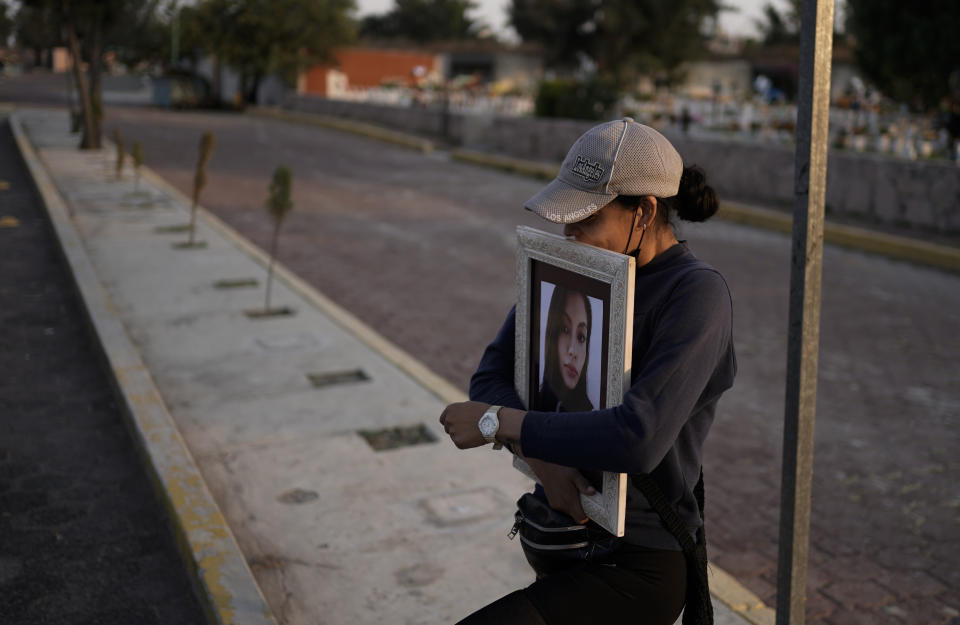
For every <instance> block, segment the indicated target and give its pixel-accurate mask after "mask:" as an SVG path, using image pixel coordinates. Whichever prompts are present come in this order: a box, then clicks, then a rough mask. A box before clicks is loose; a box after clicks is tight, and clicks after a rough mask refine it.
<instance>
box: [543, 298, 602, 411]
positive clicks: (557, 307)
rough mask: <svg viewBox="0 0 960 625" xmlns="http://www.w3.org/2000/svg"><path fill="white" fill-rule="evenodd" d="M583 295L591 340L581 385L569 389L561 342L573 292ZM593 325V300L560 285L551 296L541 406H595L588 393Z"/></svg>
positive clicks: (567, 408) (568, 408)
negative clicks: (588, 369) (591, 306)
mask: <svg viewBox="0 0 960 625" xmlns="http://www.w3.org/2000/svg"><path fill="white" fill-rule="evenodd" d="M571 295H572V296H574V297H582V298H583V306H584V308H585V309H586V311H587V341H586V350H585V355H584V358H583V367H582V368H581V369H580V380H578V381H577V385H576V386H575V387H574V388H572V389H568V388H567V386H566V385H565V384H564V383H563V374H562V373H561V372H560V353H559V350H558V348H557V343H558V342H559V339H560V332H561V331H562V329H563V315H564V313H565V312H566V307H567V299H568V297H569V296H571ZM592 327H593V313H592V311H591V309H590V300H589V299H588V298H587V296H586V295H585V294H583V293H581V292H580V291H574V290H572V289H569V288H567V287H565V286H561V285H557V286H556V287H555V288H554V289H553V295H552V296H551V297H550V308H549V309H548V311H547V329H546V337H545V340H544V343H545V346H544V348H545V350H544V351H545V352H546V353H545V354H544V356H545V358H546V360H544V370H543V374H544V375H543V384H542V386H541V387H540V401H539V404H540V405H539V406H538V408H539V409H541V410H559V411H562V412H582V411H588V410H593V403H592V402H591V401H590V399H589V398H588V397H587V367H588V366H589V364H590V331H591V329H592Z"/></svg>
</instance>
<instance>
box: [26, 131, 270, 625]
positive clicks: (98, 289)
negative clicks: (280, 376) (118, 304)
mask: <svg viewBox="0 0 960 625" xmlns="http://www.w3.org/2000/svg"><path fill="white" fill-rule="evenodd" d="M10 123H11V127H12V129H13V133H14V137H15V139H16V142H17V145H18V147H19V149H20V153H21V155H22V157H23V159H24V161H25V162H26V164H27V168H28V169H29V171H30V174H31V176H32V177H33V181H34V184H35V185H36V188H37V190H38V191H39V193H40V195H41V198H42V200H43V202H44V205H45V207H46V210H47V214H48V215H49V217H50V222H51V224H52V225H53V229H54V232H55V234H56V237H57V240H58V242H59V245H60V248H61V251H62V253H63V256H64V258H65V259H66V261H67V264H68V265H69V267H70V271H71V273H72V275H73V280H74V283H75V285H76V288H77V292H78V293H79V295H80V298H81V300H82V301H83V306H84V310H85V312H86V315H87V319H88V322H89V324H90V326H91V328H92V330H93V332H94V335H95V336H96V338H97V339H98V341H99V343H100V346H101V349H102V352H103V355H104V358H105V359H106V362H107V364H108V365H109V368H110V372H111V374H112V377H113V380H112V381H113V384H114V387H115V389H116V393H117V398H118V401H119V403H120V405H121V406H122V407H123V411H124V415H125V416H126V418H127V425H128V426H129V428H130V431H131V434H132V436H133V439H134V442H135V444H136V445H137V446H138V449H139V452H140V455H141V457H142V459H143V461H144V463H145V464H146V466H147V469H148V473H149V475H150V476H151V479H152V481H153V483H154V485H155V487H156V488H157V489H158V492H159V494H160V498H161V500H162V501H163V503H164V505H165V506H166V508H167V511H168V514H169V515H170V518H171V520H172V522H173V527H174V533H175V535H176V538H177V542H178V546H179V548H180V551H181V555H182V557H183V558H184V561H185V563H186V564H187V569H188V571H189V573H190V574H191V577H192V578H193V580H194V582H195V585H196V588H197V589H198V590H199V591H200V595H201V602H202V603H203V605H204V609H205V610H206V612H207V616H208V618H209V619H210V620H211V622H213V623H217V624H218V625H276V621H275V620H274V618H273V615H272V613H271V611H270V608H269V606H268V605H267V603H266V601H265V600H264V598H263V595H262V594H261V592H260V588H259V587H258V586H257V583H256V581H255V580H254V577H253V574H252V573H251V571H250V569H249V567H248V566H247V562H246V560H245V559H244V557H243V554H242V553H241V552H240V548H239V546H238V545H237V542H236V539H235V538H234V536H233V532H232V531H231V530H230V527H229V526H228V525H227V522H226V519H224V517H223V514H222V513H221V512H220V509H219V507H218V506H217V504H216V502H215V501H214V499H213V497H212V495H211V494H210V491H209V490H208V489H207V486H206V483H205V482H204V481H203V477H202V475H201V474H200V471H199V469H198V468H197V466H196V464H195V462H194V460H193V457H192V456H191V455H190V451H189V450H188V449H187V446H186V444H185V443H184V441H183V438H182V437H181V435H180V432H179V430H178V429H177V426H176V424H175V422H174V421H173V418H172V417H171V416H170V413H169V412H168V411H167V407H166V405H165V404H164V402H163V399H162V398H161V396H160V393H159V391H158V390H157V388H156V386H155V385H154V382H153V377H152V376H151V375H150V372H149V370H147V368H146V367H145V366H144V364H143V361H142V360H141V358H140V354H139V353H138V352H137V350H136V348H135V347H134V346H133V344H132V343H131V341H130V339H129V337H128V336H127V333H126V330H125V328H124V326H123V323H122V322H121V321H120V319H119V317H118V316H117V315H116V314H115V312H114V310H113V306H112V304H111V302H110V299H109V297H108V295H107V293H106V291H105V290H104V289H103V286H102V285H101V284H100V281H99V279H98V277H97V274H96V271H95V270H94V267H93V265H92V263H91V261H90V259H89V257H88V256H87V252H86V249H85V248H84V245H83V242H82V240H81V238H80V236H79V234H78V233H77V231H76V229H75V228H74V225H73V223H72V221H71V219H70V217H69V213H68V210H67V205H66V203H65V202H64V200H63V198H62V197H61V196H60V193H59V191H58V190H57V188H56V186H55V184H54V182H53V181H52V180H51V178H50V176H49V175H48V174H47V171H46V168H45V166H44V165H43V163H42V161H41V159H40V157H39V155H38V154H37V152H36V151H35V150H34V149H33V146H32V145H31V144H30V142H29V141H28V140H27V138H26V135H25V133H24V131H23V128H22V126H21V123H20V120H19V117H18V116H17V115H16V114H14V115H12V116H11V118H10Z"/></svg>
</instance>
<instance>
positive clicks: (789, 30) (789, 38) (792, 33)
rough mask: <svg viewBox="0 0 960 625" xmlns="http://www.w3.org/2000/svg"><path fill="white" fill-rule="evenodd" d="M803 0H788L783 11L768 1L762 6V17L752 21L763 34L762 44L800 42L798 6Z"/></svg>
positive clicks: (774, 44) (773, 44)
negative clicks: (787, 5) (788, 3)
mask: <svg viewBox="0 0 960 625" xmlns="http://www.w3.org/2000/svg"><path fill="white" fill-rule="evenodd" d="M802 2H803V0H790V6H789V7H788V8H787V9H785V10H784V11H782V12H781V11H780V10H778V9H777V7H775V6H773V5H772V4H770V3H769V2H768V3H767V4H765V5H764V7H763V19H762V20H754V21H753V23H754V25H755V26H756V27H757V30H758V31H759V32H760V34H761V35H762V36H763V43H764V45H768V46H777V45H784V44H797V43H799V42H800V6H801V4H802Z"/></svg>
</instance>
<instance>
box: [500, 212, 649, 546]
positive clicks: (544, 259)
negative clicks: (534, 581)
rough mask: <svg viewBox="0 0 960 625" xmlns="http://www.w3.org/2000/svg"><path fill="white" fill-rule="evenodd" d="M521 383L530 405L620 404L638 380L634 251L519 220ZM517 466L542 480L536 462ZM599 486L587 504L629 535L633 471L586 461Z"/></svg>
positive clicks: (584, 499) (517, 461) (517, 373)
mask: <svg viewBox="0 0 960 625" xmlns="http://www.w3.org/2000/svg"><path fill="white" fill-rule="evenodd" d="M517 238H518V245H517V276H516V277H517V310H516V322H517V327H516V362H515V367H514V384H515V386H516V388H517V391H518V392H519V394H520V398H521V399H522V400H523V403H524V405H525V406H526V407H527V409H528V410H537V411H544V412H586V411H591V410H600V409H603V408H607V407H611V406H616V405H619V404H620V402H621V401H623V395H624V393H625V392H626V391H627V389H628V388H629V386H630V363H631V346H632V344H633V323H632V319H633V284H634V271H635V260H634V259H633V257H632V256H625V255H623V254H617V253H616V252H611V251H609V250H605V249H601V248H599V247H594V246H592V245H586V244H583V243H577V242H576V241H572V240H568V239H566V238H564V237H562V236H559V235H555V234H550V233H547V232H542V231H540V230H536V229H533V228H529V227H526V226H519V227H518V228H517ZM514 466H515V467H516V468H517V469H519V470H520V471H522V472H523V473H525V474H526V475H528V476H529V477H531V478H533V479H534V480H536V479H537V478H536V475H535V474H534V473H533V470H532V469H530V467H529V465H527V463H526V462H524V461H523V459H521V458H519V457H516V456H515V457H514ZM581 471H582V472H583V474H584V476H586V478H587V479H588V480H589V481H590V483H591V484H592V485H593V486H594V488H596V490H597V494H596V495H592V496H589V497H588V496H586V495H581V496H580V499H581V504H582V505H583V509H584V511H585V512H586V513H587V516H589V517H590V518H591V519H592V520H594V521H595V522H596V523H598V524H599V525H600V526H602V527H603V528H604V529H606V530H607V531H609V532H610V533H612V534H614V535H615V536H623V532H624V516H625V512H626V499H627V474H626V473H611V472H600V471H589V470H584V469H581Z"/></svg>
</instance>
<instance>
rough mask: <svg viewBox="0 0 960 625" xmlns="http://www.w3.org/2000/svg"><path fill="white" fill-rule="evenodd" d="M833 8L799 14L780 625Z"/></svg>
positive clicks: (816, 296) (805, 386)
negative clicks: (798, 66) (798, 73)
mask: <svg viewBox="0 0 960 625" xmlns="http://www.w3.org/2000/svg"><path fill="white" fill-rule="evenodd" d="M833 5H834V0H804V1H803V5H802V9H801V18H802V19H801V29H800V76H799V84H798V93H797V131H796V136H797V153H796V163H795V171H794V185H795V186H794V213H793V253H792V257H791V272H790V318H789V337H788V346H787V387H786V409H785V412H784V428H783V474H782V478H781V495H780V542H779V551H780V552H779V561H778V566H777V625H803V623H804V617H805V614H804V609H805V606H806V586H807V548H808V546H809V541H810V493H811V483H812V478H813V424H814V416H815V413H816V398H817V352H818V348H819V341H820V277H821V273H822V264H823V212H824V211H823V207H824V198H825V196H826V181H827V144H828V137H827V127H828V122H829V116H830V63H831V59H832V56H833Z"/></svg>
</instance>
